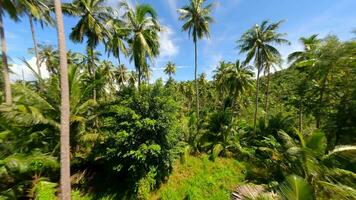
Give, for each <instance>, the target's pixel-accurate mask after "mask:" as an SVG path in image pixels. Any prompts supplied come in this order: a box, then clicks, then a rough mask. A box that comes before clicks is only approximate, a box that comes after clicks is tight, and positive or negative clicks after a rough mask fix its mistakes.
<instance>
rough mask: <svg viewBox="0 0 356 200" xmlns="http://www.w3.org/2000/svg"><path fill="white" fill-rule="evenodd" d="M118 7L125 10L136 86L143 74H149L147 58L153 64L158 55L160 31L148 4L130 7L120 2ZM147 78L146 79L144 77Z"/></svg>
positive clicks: (139, 83) (155, 17)
mask: <svg viewBox="0 0 356 200" xmlns="http://www.w3.org/2000/svg"><path fill="white" fill-rule="evenodd" d="M120 6H121V7H122V8H123V9H124V10H125V14H124V16H123V17H124V21H125V23H126V28H127V30H129V36H128V38H129V40H128V42H129V46H130V50H129V53H130V60H131V61H134V63H135V68H136V71H137V72H138V85H139V86H140V85H141V79H142V78H143V77H144V75H145V74H144V72H149V70H148V69H145V68H147V67H148V66H149V65H148V63H147V58H148V59H150V61H151V62H153V58H154V57H157V56H158V55H159V37H158V32H159V31H160V30H161V28H160V25H159V23H158V19H157V13H156V11H155V10H154V9H153V8H152V6H150V5H148V4H137V5H136V6H134V7H130V6H129V4H128V3H127V2H122V3H121V4H120ZM146 78H147V77H146Z"/></svg>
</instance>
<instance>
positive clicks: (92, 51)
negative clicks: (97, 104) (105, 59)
mask: <svg viewBox="0 0 356 200" xmlns="http://www.w3.org/2000/svg"><path fill="white" fill-rule="evenodd" d="M90 51H91V58H90V59H91V65H92V66H91V67H92V68H93V78H94V90H93V100H94V101H96V67H95V64H94V48H93V47H92V46H90Z"/></svg>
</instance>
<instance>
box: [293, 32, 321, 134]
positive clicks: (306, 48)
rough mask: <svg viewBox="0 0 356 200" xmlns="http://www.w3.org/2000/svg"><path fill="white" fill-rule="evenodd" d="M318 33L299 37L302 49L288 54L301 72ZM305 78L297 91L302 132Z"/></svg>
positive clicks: (316, 42) (314, 44)
mask: <svg viewBox="0 0 356 200" xmlns="http://www.w3.org/2000/svg"><path fill="white" fill-rule="evenodd" d="M317 37H318V35H317V34H314V35H311V36H310V37H307V38H306V37H301V38H300V39H299V41H300V42H301V43H302V45H303V50H302V51H295V52H293V53H291V54H289V55H288V62H289V63H291V66H298V65H299V68H298V69H300V72H303V68H301V67H304V64H305V63H304V62H306V61H308V60H309V59H310V58H311V54H312V52H314V51H315V50H316V49H317V47H318V46H319V44H320V39H318V38H317ZM305 81H306V80H305V79H304V80H302V81H301V84H300V87H299V88H300V89H301V90H298V93H299V96H300V97H299V117H298V120H299V132H303V101H304V98H303V96H304V93H305Z"/></svg>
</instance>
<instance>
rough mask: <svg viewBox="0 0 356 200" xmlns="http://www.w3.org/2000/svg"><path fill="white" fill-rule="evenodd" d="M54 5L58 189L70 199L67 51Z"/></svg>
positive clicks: (59, 12) (58, 6)
mask: <svg viewBox="0 0 356 200" xmlns="http://www.w3.org/2000/svg"><path fill="white" fill-rule="evenodd" d="M54 7H55V13H56V21H57V34H58V48H59V58H60V59H59V61H60V66H61V70H60V79H61V128H60V131H61V134H60V145H61V154H60V157H61V159H60V160H61V177H60V189H61V193H60V194H61V195H60V197H61V199H62V200H70V199H71V195H70V194H71V184H70V144H69V140H70V136H69V134H70V133H69V118H70V108H69V107H70V102H69V83H68V69H67V52H66V42H65V34H64V25H63V16H62V5H61V1H60V0H54Z"/></svg>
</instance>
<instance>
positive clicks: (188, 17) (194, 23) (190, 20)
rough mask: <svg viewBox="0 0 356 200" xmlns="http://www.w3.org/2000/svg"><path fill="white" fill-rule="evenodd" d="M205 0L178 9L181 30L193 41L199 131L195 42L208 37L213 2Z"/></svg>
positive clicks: (191, 0) (197, 0)
mask: <svg viewBox="0 0 356 200" xmlns="http://www.w3.org/2000/svg"><path fill="white" fill-rule="evenodd" d="M205 2H206V0H190V2H189V5H186V6H184V7H183V8H181V9H178V13H179V14H180V16H179V20H182V21H184V24H183V26H182V30H183V31H188V34H189V35H192V37H193V42H194V58H195V59H194V61H195V62H194V66H195V69H194V80H195V92H196V112H197V131H199V86H198V81H197V73H198V53H197V51H198V50H197V42H198V39H202V38H203V37H209V31H210V30H209V29H210V28H209V25H210V23H212V22H213V19H212V17H211V10H212V8H213V4H208V5H207V6H205V7H203V4H204V3H205Z"/></svg>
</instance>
